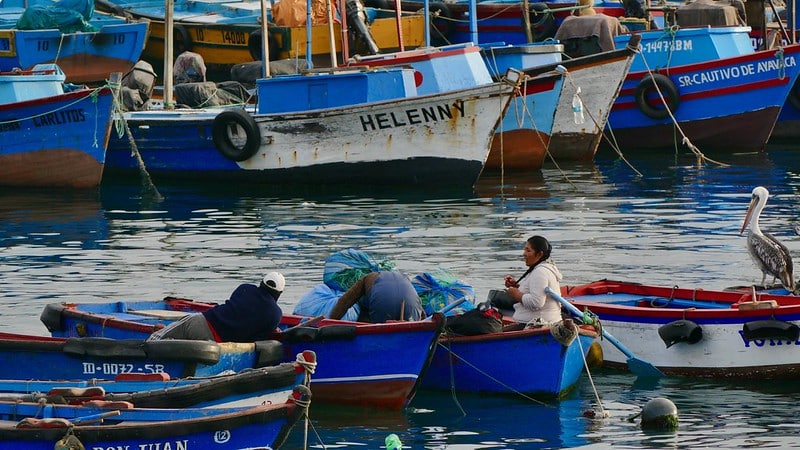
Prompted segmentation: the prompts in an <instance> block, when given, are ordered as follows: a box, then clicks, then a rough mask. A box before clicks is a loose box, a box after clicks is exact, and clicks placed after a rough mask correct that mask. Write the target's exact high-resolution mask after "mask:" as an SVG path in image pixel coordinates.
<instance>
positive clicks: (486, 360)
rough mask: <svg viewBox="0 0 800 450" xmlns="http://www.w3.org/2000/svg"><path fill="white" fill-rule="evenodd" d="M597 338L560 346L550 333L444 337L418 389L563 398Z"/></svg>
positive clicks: (584, 336) (587, 334) (586, 336)
mask: <svg viewBox="0 0 800 450" xmlns="http://www.w3.org/2000/svg"><path fill="white" fill-rule="evenodd" d="M596 337H597V334H596V333H595V332H594V331H582V332H581V333H580V334H579V337H578V338H576V339H575V340H574V341H572V342H571V343H569V345H567V346H565V345H563V344H562V343H561V342H559V341H558V340H557V339H556V338H555V337H553V335H552V334H551V332H550V328H540V329H530V330H522V331H506V332H503V333H493V334H484V335H478V336H443V337H442V338H440V341H439V345H437V347H436V351H435V353H434V358H433V362H432V363H431V367H430V368H429V369H428V372H427V373H426V374H425V378H424V379H423V382H422V388H423V389H426V388H428V389H439V390H451V389H455V390H456V391H462V392H475V393H495V394H497V393H501V394H503V393H504V394H515V393H525V394H528V395H534V396H539V397H555V398H558V397H562V396H564V395H565V394H567V393H568V392H570V391H571V390H572V389H573V388H574V387H575V385H576V383H577V382H578V378H579V377H580V375H581V374H582V373H583V369H584V367H585V365H584V356H585V355H586V354H587V353H588V352H589V348H590V347H591V345H592V343H593V342H594V340H595V338H596ZM511 367H514V368H515V369H514V370H509V368H511Z"/></svg>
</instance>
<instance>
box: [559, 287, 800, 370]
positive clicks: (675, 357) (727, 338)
mask: <svg viewBox="0 0 800 450" xmlns="http://www.w3.org/2000/svg"><path fill="white" fill-rule="evenodd" d="M562 295H563V296H564V298H565V299H567V300H569V302H571V303H572V305H574V306H575V307H577V308H578V309H580V310H583V311H586V310H589V311H591V312H592V313H594V314H596V315H597V316H598V317H599V318H600V325H601V326H602V329H603V330H607V331H608V332H609V333H610V334H612V335H614V336H616V338H617V339H618V340H619V341H620V342H623V343H625V345H627V346H628V347H629V349H630V352H631V353H633V354H635V355H637V356H638V357H639V358H641V359H642V360H645V361H648V362H649V363H651V364H652V365H654V366H655V367H657V368H658V369H659V370H660V371H661V372H663V373H664V374H666V375H679V376H691V377H706V378H730V379H757V380H764V379H794V378H796V377H797V376H798V374H800V355H797V354H795V352H792V351H790V350H791V349H792V348H793V347H795V346H797V345H800V327H799V325H800V297H796V296H792V295H777V294H769V293H761V292H756V293H754V292H752V291H748V290H736V291H716V290H709V289H691V288H679V287H677V286H674V287H669V286H651V285H645V284H639V283H631V282H624V281H612V280H601V281H596V282H594V283H589V284H584V285H578V286H562ZM602 345H603V358H604V364H606V365H607V366H609V367H613V368H622V367H623V366H624V365H625V364H626V362H625V361H626V358H627V357H628V356H627V355H625V354H623V353H622V352H621V351H620V350H619V349H618V348H616V347H615V346H614V345H612V343H611V342H609V341H607V340H604V341H603V342H602Z"/></svg>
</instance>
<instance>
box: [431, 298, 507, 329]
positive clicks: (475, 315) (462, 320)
mask: <svg viewBox="0 0 800 450" xmlns="http://www.w3.org/2000/svg"><path fill="white" fill-rule="evenodd" d="M502 317H503V316H502V315H501V314H500V311H498V310H497V309H495V308H492V307H491V306H489V304H488V303H480V304H479V305H478V306H477V307H476V308H475V309H472V310H469V311H467V312H465V313H463V314H459V315H457V316H451V317H448V318H447V320H446V321H445V325H444V327H445V330H446V331H447V332H448V333H451V334H458V335H462V336H474V335H476V334H488V333H500V332H502V331H503V320H502Z"/></svg>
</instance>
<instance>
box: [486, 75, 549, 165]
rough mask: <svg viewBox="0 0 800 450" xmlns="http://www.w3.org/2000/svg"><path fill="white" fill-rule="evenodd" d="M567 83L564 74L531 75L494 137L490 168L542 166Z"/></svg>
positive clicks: (488, 161) (488, 160) (515, 97)
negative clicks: (539, 77) (557, 109)
mask: <svg viewBox="0 0 800 450" xmlns="http://www.w3.org/2000/svg"><path fill="white" fill-rule="evenodd" d="M563 86H564V77H563V76H561V75H556V76H554V75H548V76H544V78H543V79H542V80H538V81H537V80H536V79H531V80H528V81H527V82H526V83H524V84H523V86H522V87H521V88H520V93H519V94H518V95H516V96H514V99H513V100H512V101H511V105H509V108H508V110H507V111H506V113H505V114H504V115H503V119H502V123H501V124H500V126H499V127H498V129H497V131H496V133H495V135H494V137H493V138H492V145H491V147H490V151H489V156H488V158H487V160H486V169H487V170H500V169H506V170H540V169H541V168H542V165H543V164H544V157H545V155H546V154H547V149H548V147H549V145H550V134H551V132H552V130H553V122H554V119H555V112H556V106H557V105H558V102H559V98H561V96H562V89H563Z"/></svg>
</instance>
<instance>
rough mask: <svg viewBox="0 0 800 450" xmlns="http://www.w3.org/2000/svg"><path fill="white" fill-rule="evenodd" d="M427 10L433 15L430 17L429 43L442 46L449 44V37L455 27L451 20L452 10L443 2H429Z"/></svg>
mask: <svg viewBox="0 0 800 450" xmlns="http://www.w3.org/2000/svg"><path fill="white" fill-rule="evenodd" d="M428 11H429V12H430V13H431V14H432V15H433V17H432V18H431V45H434V46H442V45H448V44H450V42H449V38H450V35H452V34H453V31H455V29H456V23H455V22H454V21H453V12H452V11H450V7H449V6H447V5H446V4H444V3H443V2H431V3H430V4H429V5H428Z"/></svg>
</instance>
